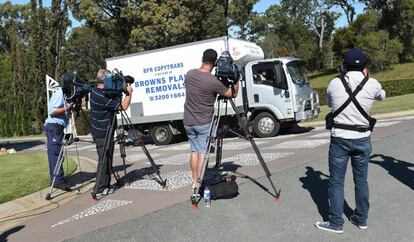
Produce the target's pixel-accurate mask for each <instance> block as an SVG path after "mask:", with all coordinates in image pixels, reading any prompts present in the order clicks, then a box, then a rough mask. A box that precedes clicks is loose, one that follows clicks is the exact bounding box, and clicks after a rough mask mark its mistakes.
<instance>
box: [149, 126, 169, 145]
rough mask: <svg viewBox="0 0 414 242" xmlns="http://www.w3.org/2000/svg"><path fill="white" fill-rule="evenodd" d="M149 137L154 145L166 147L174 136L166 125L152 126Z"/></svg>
mask: <svg viewBox="0 0 414 242" xmlns="http://www.w3.org/2000/svg"><path fill="white" fill-rule="evenodd" d="M151 137H152V140H153V141H154V143H155V144H156V145H168V144H170V143H171V141H172V139H173V137H174V135H173V133H172V131H171V129H170V127H169V126H168V125H161V126H154V127H153V128H152V129H151Z"/></svg>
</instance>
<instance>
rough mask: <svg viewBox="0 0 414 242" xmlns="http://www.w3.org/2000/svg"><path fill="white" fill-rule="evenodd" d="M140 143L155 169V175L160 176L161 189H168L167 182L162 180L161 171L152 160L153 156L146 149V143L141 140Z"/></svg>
mask: <svg viewBox="0 0 414 242" xmlns="http://www.w3.org/2000/svg"><path fill="white" fill-rule="evenodd" d="M138 142H139V145H140V146H141V148H142V151H144V154H145V155H146V156H147V158H148V161H149V162H150V164H151V166H152V168H153V169H154V171H155V174H157V176H158V179H157V181H158V183H159V184H160V185H161V188H162V189H167V180H163V179H162V177H161V172H160V169H159V168H158V167H157V165H156V164H155V162H154V159H152V156H151V155H150V153H149V152H148V150H147V147H145V144H144V141H143V140H142V139H141V140H139V141H138Z"/></svg>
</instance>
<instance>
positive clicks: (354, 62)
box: [344, 48, 368, 69]
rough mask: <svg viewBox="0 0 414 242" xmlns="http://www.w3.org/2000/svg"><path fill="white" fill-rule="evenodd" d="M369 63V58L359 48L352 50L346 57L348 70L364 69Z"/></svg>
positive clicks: (345, 62)
mask: <svg viewBox="0 0 414 242" xmlns="http://www.w3.org/2000/svg"><path fill="white" fill-rule="evenodd" d="M367 63H368V58H367V57H366V55H365V54H364V53H363V52H362V50H360V49H358V48H353V49H350V50H349V51H348V52H346V53H345V55H344V64H345V66H346V67H347V68H351V67H352V68H357V69H363V68H364V67H365V66H366V65H367Z"/></svg>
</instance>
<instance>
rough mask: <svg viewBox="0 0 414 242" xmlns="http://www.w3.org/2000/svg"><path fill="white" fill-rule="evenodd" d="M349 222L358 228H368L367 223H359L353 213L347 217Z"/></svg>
mask: <svg viewBox="0 0 414 242" xmlns="http://www.w3.org/2000/svg"><path fill="white" fill-rule="evenodd" d="M349 222H351V223H353V224H354V225H356V226H357V227H358V228H360V229H367V228H368V224H367V222H365V223H359V222H358V221H357V219H356V216H355V215H351V216H350V217H349Z"/></svg>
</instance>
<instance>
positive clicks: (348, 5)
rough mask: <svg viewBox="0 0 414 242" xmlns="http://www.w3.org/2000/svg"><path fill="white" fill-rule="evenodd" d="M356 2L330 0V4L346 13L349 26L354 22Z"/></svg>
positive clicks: (350, 0)
mask: <svg viewBox="0 0 414 242" xmlns="http://www.w3.org/2000/svg"><path fill="white" fill-rule="evenodd" d="M356 2H357V1H355V0H328V3H329V4H331V5H336V6H339V7H340V8H341V9H342V10H343V11H344V13H345V16H346V20H347V21H348V25H350V24H351V23H352V22H353V21H354V17H355V14H356V12H355V7H354V4H356Z"/></svg>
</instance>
